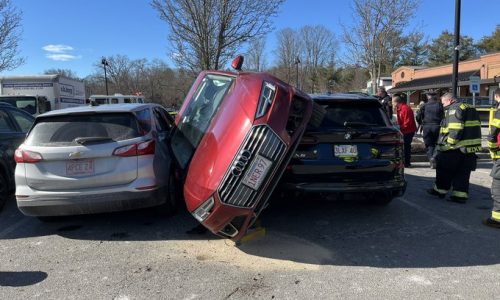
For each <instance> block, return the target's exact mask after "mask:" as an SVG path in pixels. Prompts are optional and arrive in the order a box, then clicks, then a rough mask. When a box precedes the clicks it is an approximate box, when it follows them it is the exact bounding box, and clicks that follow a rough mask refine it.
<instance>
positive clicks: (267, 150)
mask: <svg viewBox="0 0 500 300" xmlns="http://www.w3.org/2000/svg"><path fill="white" fill-rule="evenodd" d="M311 111H312V102H311V99H310V98H309V96H308V95H306V94H304V93H303V92H301V91H299V90H297V89H295V88H294V87H292V86H290V85H288V84H286V83H284V82H282V81H281V80H279V79H277V78H276V77H274V76H272V75H269V74H267V73H252V72H234V73H233V72H222V71H204V72H202V73H200V74H199V76H198V78H197V79H196V81H195V82H194V84H193V86H192V87H191V90H190V91H189V93H188V95H187V97H186V99H185V101H184V103H183V106H182V108H181V109H180V111H179V114H178V115H177V119H176V124H177V128H176V130H175V132H174V134H173V136H172V141H171V145H172V150H173V153H174V155H175V157H176V158H177V161H178V162H179V164H180V167H181V168H182V169H184V170H185V174H184V176H185V183H184V197H185V201H186V204H187V208H188V210H189V211H190V212H191V214H192V215H193V216H194V217H195V218H196V219H197V220H198V221H199V222H201V223H202V224H203V225H204V226H205V227H207V228H208V229H209V230H210V231H212V232H213V233H216V234H218V235H220V236H223V237H227V238H231V239H233V240H239V239H241V237H243V236H244V235H245V233H246V231H247V228H248V227H249V226H250V225H251V224H252V223H253V222H254V221H255V219H256V218H257V216H258V215H259V213H260V212H261V210H262V209H263V208H264V207H265V203H266V202H267V200H268V198H269V196H270V194H271V192H272V191H273V189H274V187H275V186H276V184H277V181H278V180H279V178H280V177H281V174H282V173H283V171H284V169H285V167H286V165H287V164H288V162H289V160H290V158H291V156H292V154H293V152H294V149H295V148H296V146H297V145H298V141H299V140H300V138H301V136H302V134H303V132H304V130H305V127H306V124H307V122H308V121H309V118H310V116H311Z"/></svg>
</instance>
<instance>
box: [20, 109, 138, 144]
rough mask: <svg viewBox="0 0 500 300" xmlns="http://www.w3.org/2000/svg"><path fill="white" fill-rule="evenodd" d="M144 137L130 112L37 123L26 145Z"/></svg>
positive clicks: (43, 119) (47, 119)
mask: <svg viewBox="0 0 500 300" xmlns="http://www.w3.org/2000/svg"><path fill="white" fill-rule="evenodd" d="M141 135H142V134H141V132H140V128H139V124H138V122H137V119H136V118H135V116H134V115H133V114H131V113H99V114H95V113H92V114H88V115H87V114H79V115H60V116H52V117H46V118H42V119H39V120H37V123H36V124H35V126H34V127H33V129H32V130H31V132H30V133H29V135H28V138H27V139H26V141H25V144H26V145H29V146H45V147H47V146H49V147H64V146H76V145H79V144H80V145H81V144H85V143H88V142H110V141H123V140H128V139H133V138H136V137H139V136H141Z"/></svg>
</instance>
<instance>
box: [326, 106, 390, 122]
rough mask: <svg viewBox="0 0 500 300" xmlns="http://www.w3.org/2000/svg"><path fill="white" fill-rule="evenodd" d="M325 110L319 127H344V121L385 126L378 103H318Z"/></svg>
mask: <svg viewBox="0 0 500 300" xmlns="http://www.w3.org/2000/svg"><path fill="white" fill-rule="evenodd" d="M319 104H320V105H321V106H323V108H325V110H326V114H325V116H324V119H323V122H322V123H321V128H323V129H336V128H344V123H345V122H348V123H349V122H350V123H365V124H367V125H370V126H371V127H378V126H387V124H386V123H385V119H384V117H383V112H382V111H381V109H380V107H379V105H377V104H371V103H367V102H360V103H352V102H337V103H328V104H325V103H319Z"/></svg>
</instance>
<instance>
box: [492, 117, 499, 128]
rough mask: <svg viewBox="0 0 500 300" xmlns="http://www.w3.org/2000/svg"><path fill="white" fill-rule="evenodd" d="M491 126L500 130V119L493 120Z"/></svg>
mask: <svg viewBox="0 0 500 300" xmlns="http://www.w3.org/2000/svg"><path fill="white" fill-rule="evenodd" d="M490 126H493V127H496V128H500V119H495V118H493V119H491V121H490Z"/></svg>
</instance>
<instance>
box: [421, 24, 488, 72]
mask: <svg viewBox="0 0 500 300" xmlns="http://www.w3.org/2000/svg"><path fill="white" fill-rule="evenodd" d="M454 48H455V35H454V34H452V33H450V32H449V31H447V30H445V31H443V32H442V33H441V35H439V37H438V38H436V39H434V40H432V44H431V45H430V47H429V65H430V66H439V65H445V64H451V63H453V55H454ZM478 55H479V49H478V48H477V46H476V45H474V42H473V40H472V38H471V37H469V36H461V37H460V54H459V60H460V61H463V60H468V59H472V58H475V57H477V56H478Z"/></svg>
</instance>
